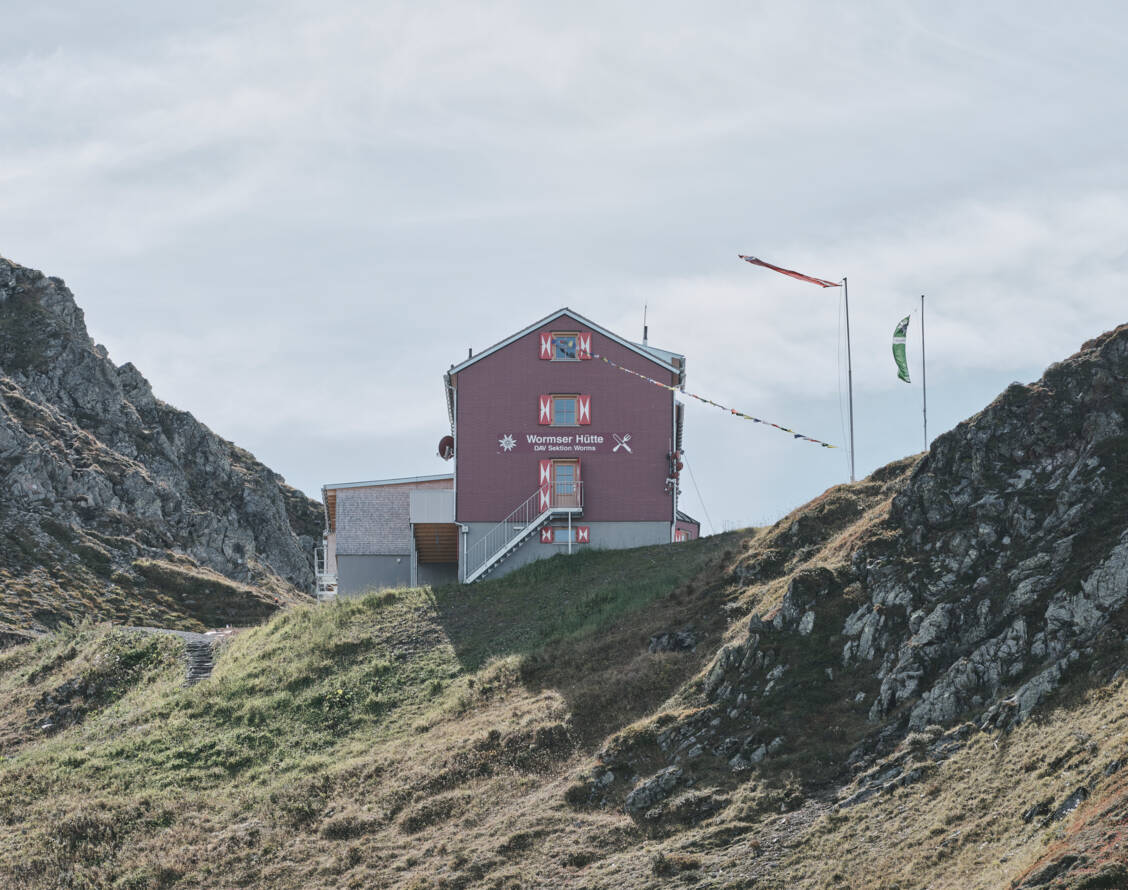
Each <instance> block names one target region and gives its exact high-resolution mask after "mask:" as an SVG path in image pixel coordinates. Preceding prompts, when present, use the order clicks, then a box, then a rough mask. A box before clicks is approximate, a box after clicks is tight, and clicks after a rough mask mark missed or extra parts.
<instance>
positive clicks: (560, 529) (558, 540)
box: [546, 525, 591, 544]
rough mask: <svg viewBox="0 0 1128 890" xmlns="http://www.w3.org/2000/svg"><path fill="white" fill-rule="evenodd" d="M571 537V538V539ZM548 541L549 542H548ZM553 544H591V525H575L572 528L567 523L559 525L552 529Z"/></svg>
mask: <svg viewBox="0 0 1128 890" xmlns="http://www.w3.org/2000/svg"><path fill="white" fill-rule="evenodd" d="M569 538H571V540H569ZM546 543H548V542H546ZM551 543H553V544H590V543H591V527H590V526H587V525H573V526H572V527H571V529H569V528H568V526H566V525H558V526H555V527H554V528H553V529H552V540H551Z"/></svg>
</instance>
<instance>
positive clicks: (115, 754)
mask: <svg viewBox="0 0 1128 890" xmlns="http://www.w3.org/2000/svg"><path fill="white" fill-rule="evenodd" d="M912 465H913V461H912V460H908V461H905V462H901V463H900V464H898V465H894V466H891V467H890V468H887V470H886V471H883V472H882V473H881V474H878V475H877V476H875V477H873V478H871V479H870V480H866V481H865V482H863V483H859V484H858V485H857V486H849V487H848V486H839V487H836V488H834V489H831V490H830V491H828V492H827V493H826V494H825V495H823V496H821V497H820V498H818V499H816V500H815V501H813V502H812V503H811V504H809V505H807V506H806V507H804V508H802V509H801V510H799V511H796V512H795V513H794V514H792V516H790V517H787V518H786V519H784V520H782V521H781V522H780V523H777V525H776V526H774V527H773V528H771V529H765V530H763V531H762V532H759V533H753V532H745V533H735V534H730V535H726V536H721V537H719V538H715V539H707V540H704V541H700V542H694V543H691V544H688V545H678V546H676V547H657V548H646V549H642V550H637V551H613V552H598V551H587V552H584V553H581V554H578V555H577V556H575V557H572V558H570V559H568V558H564V557H558V558H557V559H555V560H553V561H547V562H542V563H537V564H534V565H532V566H529V567H526V568H525V569H522V570H521V571H519V572H516V573H514V574H513V575H510V576H507V577H505V578H502V579H499V580H497V581H493V582H489V583H487V584H482V585H478V586H475V587H473V588H468V589H466V588H448V589H441V590H437V591H430V590H413V591H402V592H397V593H384V594H374V595H371V596H369V597H367V598H364V599H361V600H353V601H349V602H344V603H339V604H335V605H333V606H330V607H301V608H294V609H291V610H288V611H286V612H285V613H283V614H281V615H279V616H277V617H275V618H274V619H273V620H271V621H270V622H269V623H268V624H266V625H264V626H263V627H260V628H258V629H256V630H254V631H251V632H248V633H245V634H243V635H241V636H239V637H237V638H236V639H235V640H234V641H233V642H231V643H230V644H229V648H228V649H227V650H226V652H225V653H224V655H223V656H222V658H221V659H220V661H219V663H218V667H217V670H216V673H215V676H214V677H213V679H212V680H210V681H208V682H206V683H204V684H201V685H200V686H197V687H194V688H192V689H187V690H186V689H182V688H180V685H179V684H180V677H181V674H180V670H179V668H178V667H177V666H175V665H172V664H171V663H170V661H169V656H168V653H167V651H166V650H164V649H161V648H159V646H158V645H157V644H156V643H154V641H153V640H152V638H140V637H134V638H130V637H128V636H123V635H121V634H120V633H118V634H113V635H110V636H107V631H106V630H105V629H99V628H93V627H87V628H82V629H80V630H79V631H77V632H75V631H72V632H68V633H67V634H64V635H62V636H54V637H50V638H45V639H44V640H41V641H39V642H37V643H34V644H31V645H28V646H23V647H19V648H17V649H14V650H11V651H9V652H7V653H0V704H2V707H0V713H3V714H4V715H5V716H4V717H3V718H2V719H0V755H6V758H5V759H4V760H3V761H0V885H6V884H12V883H17V882H19V883H20V884H22V885H23V886H25V887H27V888H28V890H35V888H37V887H54V886H60V885H61V886H74V887H106V886H118V887H137V888H140V887H174V886H184V887H186V886H197V885H205V886H213V887H229V886H230V887H234V886H253V887H280V888H281V887H311V888H316V887H326V888H328V887H365V888H367V887H399V888H416V890H421V888H439V887H449V888H454V887H536V886H550V885H553V884H558V885H560V886H567V887H577V888H592V890H594V888H602V887H609V886H614V887H623V888H628V887H629V888H641V887H665V886H671V885H674V886H688V885H691V884H692V885H695V886H698V887H711V888H728V890H736V888H744V887H752V886H756V887H772V888H783V887H809V888H822V887H838V886H843V887H853V888H858V887H882V888H903V890H907V888H917V887H930V888H933V890H938V888H949V887H950V888H957V887H958V888H964V887H982V888H989V887H1002V886H1008V885H1009V884H1010V882H1011V881H1012V880H1015V879H1019V878H1022V877H1024V876H1025V877H1027V878H1033V879H1034V880H1041V877H1044V876H1045V875H1046V874H1048V873H1049V872H1047V871H1046V869H1047V868H1049V869H1050V872H1052V870H1053V865H1054V863H1055V862H1057V861H1059V860H1060V859H1061V857H1062V856H1066V855H1071V856H1072V855H1082V856H1085V857H1086V859H1085V866H1084V868H1083V869H1081V870H1080V871H1075V872H1074V873H1072V875H1071V877H1070V879H1069V880H1070V883H1068V884H1061V883H1060V882H1059V883H1055V879H1054V878H1052V877H1050V878H1046V880H1044V881H1042V882H1041V883H1040V884H1038V886H1044V887H1050V888H1057V887H1059V886H1069V887H1071V888H1073V890H1082V888H1089V890H1096V888H1099V887H1117V886H1121V885H1124V884H1126V883H1128V881H1126V880H1124V879H1123V872H1121V871H1117V870H1116V869H1118V868H1121V866H1122V864H1123V860H1124V859H1125V854H1124V852H1123V850H1124V847H1125V842H1126V841H1128V837H1126V833H1128V829H1126V826H1128V787H1126V785H1125V781H1126V776H1128V769H1124V770H1116V769H1112V767H1113V766H1114V765H1115V764H1116V763H1117V762H1118V761H1122V762H1128V745H1126V733H1125V729H1126V728H1128V720H1126V717H1128V686H1126V685H1125V682H1124V680H1123V679H1122V678H1117V679H1115V680H1114V681H1113V682H1111V683H1108V682H1105V681H1103V680H1102V681H1100V682H1092V681H1090V680H1089V679H1087V678H1086V677H1085V676H1084V675H1081V676H1079V677H1078V678H1077V679H1076V681H1075V682H1074V683H1073V684H1072V685H1071V686H1068V687H1067V688H1066V689H1065V690H1064V691H1063V693H1062V694H1061V695H1059V696H1058V698H1057V700H1056V702H1055V703H1054V704H1053V705H1052V706H1051V707H1048V708H1046V709H1044V710H1043V711H1042V712H1041V714H1040V715H1039V717H1038V719H1035V720H1032V721H1030V722H1028V723H1026V724H1024V725H1023V726H1021V727H1019V728H1018V729H1017V730H1015V731H1014V732H1012V733H1010V734H1007V735H996V734H987V733H977V734H974V735H972V737H971V738H970V739H969V740H968V743H967V745H966V747H965V748H964V749H963V750H962V751H960V752H959V753H957V754H956V755H955V756H954V757H952V758H951V759H950V760H948V761H946V762H944V763H942V764H940V765H935V766H931V767H928V769H929V771H930V772H929V775H928V776H927V778H926V780H925V781H923V782H918V783H917V784H915V785H911V786H908V787H906V788H901V789H898V790H897V791H895V792H893V793H892V794H890V795H883V796H880V797H878V798H875V799H873V800H870V801H868V802H866V803H864V804H861V805H859V806H857V807H854V808H852V809H850V810H846V811H843V812H841V813H837V814H836V813H833V812H832V811H831V810H830V808H829V806H828V804H827V801H826V798H825V797H821V796H820V795H819V794H817V793H813V791H817V783H818V782H819V781H825V780H826V779H827V778H828V776H829V774H830V772H831V770H829V768H828V767H827V764H828V763H829V762H830V761H831V760H833V759H834V758H836V757H839V755H840V754H841V752H839V751H836V750H831V748H830V747H828V742H827V738H828V737H829V738H831V740H832V741H833V733H829V735H828V731H829V730H832V729H833V726H823V725H822V724H824V723H828V722H830V723H834V724H842V725H843V727H844V728H845V730H846V731H847V734H849V733H850V732H853V729H852V728H851V727H850V726H848V725H846V721H847V720H848V719H853V718H850V716H849V713H850V712H849V708H845V707H840V706H839V703H836V702H827V703H825V707H824V708H821V709H822V710H824V711H825V714H820V713H816V712H817V711H819V710H820V708H815V710H814V711H812V710H811V708H810V707H807V706H806V705H804V704H803V703H801V702H797V703H792V704H787V703H784V704H785V707H783V709H782V711H781V713H780V714H779V715H774V716H773V718H772V719H780V720H785V719H791V720H792V721H793V722H794V721H795V720H801V721H802V725H796V726H791V727H789V728H788V733H787V734H788V736H789V738H790V739H792V740H798V744H795V746H794V747H790V746H789V750H790V751H791V752H792V753H791V754H789V756H787V757H780V758H776V759H775V762H774V763H772V764H770V765H769V763H767V762H766V763H765V767H767V768H765V769H761V770H752V771H751V772H749V773H746V774H743V776H744V777H746V778H743V779H742V780H741V781H740V783H739V784H737V785H734V784H733V778H732V776H731V775H729V776H725V777H718V779H717V782H716V783H715V785H714V786H713V787H704V785H702V786H699V787H697V788H694V789H690V791H689V792H688V793H687V794H686V795H685V800H686V801H687V802H688V804H692V803H693V801H694V800H701V799H704V798H709V799H711V800H712V801H713V802H714V803H715V804H716V805H717V806H719V807H720V809H719V810H718V812H717V813H716V814H715V815H714V816H712V817H711V818H708V819H705V820H704V821H700V822H699V823H697V824H693V825H689V826H680V827H673V826H670V825H667V826H664V827H662V828H661V829H660V830H655V829H654V827H653V826H651V827H649V828H648V829H647V830H646V831H643V830H641V829H640V828H639V827H638V826H636V825H635V823H633V822H632V821H631V820H630V819H629V818H627V817H626V816H625V815H624V814H622V813H621V812H619V811H618V810H616V809H614V808H609V809H598V808H593V807H588V806H582V805H581V806H573V805H570V804H569V803H568V800H569V798H570V797H573V795H572V793H571V792H572V791H573V790H574V789H575V788H576V787H577V783H578V782H579V781H580V780H582V779H583V777H585V776H587V775H590V774H591V767H592V765H593V763H594V756H595V754H596V752H598V751H599V750H600V749H601V748H603V747H604V746H605V745H608V746H614V745H615V744H617V743H618V740H621V739H623V738H624V737H628V738H629V737H630V736H631V735H632V734H637V733H638V732H639V731H640V728H645V727H647V726H652V725H654V724H655V722H660V721H661V720H662V719H663V717H662V715H663V714H666V713H670V712H674V711H677V710H678V709H684V708H692V707H693V706H694V703H695V701H696V700H697V699H696V697H695V696H696V692H695V690H696V688H697V682H696V678H698V677H700V675H701V671H702V670H703V668H705V667H706V666H707V665H708V663H709V662H710V660H711V658H712V656H713V654H714V653H715V652H716V650H717V649H718V647H719V646H720V645H721V643H722V642H723V641H724V640H725V639H726V637H728V636H730V635H731V634H736V633H738V631H739V628H740V627H742V626H743V624H744V622H743V617H744V616H745V615H747V614H748V612H749V611H755V612H757V613H761V614H763V613H764V612H770V609H771V608H772V607H773V604H774V603H776V602H777V601H778V598H779V597H780V596H781V595H782V592H783V590H784V589H785V587H786V583H787V578H788V577H790V576H791V575H792V574H793V573H795V572H797V571H801V570H803V569H808V568H811V567H814V566H829V567H832V568H833V567H834V566H835V565H837V564H839V563H840V562H841V560H842V559H844V558H846V557H847V556H848V554H849V553H850V552H851V551H852V550H853V548H854V547H855V546H856V545H857V543H858V542H859V540H862V539H865V538H872V537H873V536H880V535H882V534H884V531H883V525H882V522H881V519H882V517H883V516H884V513H885V510H886V508H887V504H888V499H889V497H890V495H891V492H892V491H893V490H894V489H895V488H896V487H897V485H898V484H899V482H898V480H899V479H900V478H901V476H902V475H903V474H904V473H905V472H907V471H908V470H910V469H911V467H912ZM690 625H692V626H693V627H694V632H695V634H696V636H697V638H698V640H699V645H698V647H697V650H696V651H695V652H693V653H650V652H649V651H648V650H647V646H646V643H647V640H648V638H649V636H650V635H651V634H654V633H658V632H662V631H667V630H675V629H683V628H685V627H687V626H690ZM1126 633H1128V620H1126V621H1125V622H1124V626H1122V627H1119V636H1117V638H1116V639H1115V640H1111V639H1110V642H1109V643H1108V647H1107V651H1103V652H1100V653H1097V656H1095V657H1094V660H1093V664H1092V665H1091V667H1093V668H1094V669H1097V668H1099V670H1100V671H1102V672H1104V673H1102V674H1101V676H1103V677H1106V678H1107V676H1108V675H1109V674H1110V673H1111V672H1112V670H1113V669H1114V666H1115V665H1116V664H1117V663H1118V660H1119V663H1123V659H1124V643H1123V639H1122V638H1124V635H1125V634H1126ZM162 644H163V643H162ZM828 651H829V650H828ZM835 651H837V650H835ZM107 652H112V653H114V658H116V659H117V660H116V661H115V660H113V659H110V660H109V661H107V659H106V658H105V653H107ZM810 655H811V664H812V665H814V667H813V668H812V669H813V670H814V669H818V670H820V671H821V669H822V668H821V667H819V665H821V663H822V662H821V661H820V660H819V658H820V657H822V656H820V654H819V653H810ZM831 655H833V653H831ZM123 656H124V667H122V668H121V669H120V670H118V669H116V668H115V669H113V670H110V669H107V668H106V667H105V665H107V664H114V665H118V664H122V663H123V662H122V657H123ZM1098 656H1099V657H1098ZM827 657H830V656H827ZM1097 662H1100V663H1099V664H1097ZM95 665H102V666H103V667H102V668H100V669H99V670H96V671H95V670H93V668H92V666H95ZM92 671H93V674H94V675H95V677H103V675H108V679H104V680H99V681H98V682H96V683H94V684H93V692H92V693H91V695H90V696H89V699H90V701H89V702H86V700H85V699H84V698H83V696H84V695H85V692H83V693H82V694H80V695H79V696H78V697H77V702H76V703H77V705H78V706H79V707H78V710H79V712H81V713H80V715H79V716H80V717H81V715H82V714H83V713H87V712H89V716H88V717H87V718H86V719H85V722H79V723H78V724H77V725H75V726H73V727H71V728H68V729H65V730H63V731H61V732H60V731H58V730H57V729H53V730H51V732H50V733H45V732H44V731H43V730H41V729H39V728H38V726H40V725H41V723H42V719H41V718H42V709H43V707H44V705H43V702H44V701H45V698H44V696H45V694H46V693H49V692H50V691H51V690H57V689H60V688H62V689H64V691H65V690H71V691H73V683H72V684H71V686H68V685H67V683H68V681H70V680H72V679H73V678H74V677H76V676H81V677H83V678H84V679H83V682H82V684H79V685H80V686H81V688H82V689H83V690H85V689H86V686H87V685H89V684H87V681H86V679H85V678H86V677H88V675H90V674H91V672H92ZM103 687H104V689H103ZM56 697H61V698H66V695H62V696H56ZM87 704H89V707H87ZM808 704H810V703H808ZM51 707H54V706H51ZM820 707H821V706H820ZM29 708H30V709H31V712H30V713H29V711H28V709H29ZM84 709H85V710H84ZM55 711H57V707H56V708H55ZM55 711H53V712H52V713H54V712H55ZM792 712H793V713H792ZM839 712H841V713H839ZM788 714H792V716H791V717H790V718H788V717H787V715H788ZM19 715H24V716H22V717H21V716H19ZM828 715H829V716H828ZM52 733H54V734H52ZM804 740H806V741H808V742H809V744H806V746H804V743H803V742H804ZM839 762H840V761H839ZM726 782H727V784H726ZM813 783H814V784H813ZM1080 785H1087V786H1089V787H1090V788H1092V789H1093V796H1092V797H1091V798H1089V800H1087V801H1086V802H1085V803H1083V804H1082V805H1081V806H1080V807H1079V808H1078V809H1077V810H1076V811H1074V812H1072V813H1070V814H1068V815H1067V816H1065V817H1064V818H1062V819H1060V820H1058V821H1055V822H1053V823H1050V824H1047V825H1045V826H1043V825H1042V824H1041V820H1042V818H1043V817H1038V818H1036V819H1032V820H1030V821H1024V820H1023V818H1022V814H1023V813H1024V812H1025V811H1027V810H1028V809H1030V808H1031V807H1033V806H1034V805H1036V804H1039V803H1042V802H1045V801H1049V802H1051V803H1052V805H1053V807H1056V806H1058V805H1059V804H1060V803H1061V802H1062V801H1063V800H1064V799H1065V798H1066V797H1067V796H1068V795H1069V794H1070V793H1071V792H1072V791H1073V790H1074V789H1075V788H1077V787H1078V786H1080ZM1053 807H1051V809H1052V808H1053ZM59 875H68V876H69V877H68V878H67V879H66V880H64V881H60V880H59ZM1078 875H1080V878H1079V877H1078ZM68 881H69V883H67V882H68ZM1079 881H1081V882H1080V883H1079ZM1086 882H1087V883H1086ZM1118 882H1119V883H1118Z"/></svg>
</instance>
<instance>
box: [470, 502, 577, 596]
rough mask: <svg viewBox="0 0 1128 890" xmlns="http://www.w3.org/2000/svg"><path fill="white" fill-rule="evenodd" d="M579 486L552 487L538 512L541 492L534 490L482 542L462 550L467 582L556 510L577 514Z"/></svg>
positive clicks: (479, 541)
mask: <svg viewBox="0 0 1128 890" xmlns="http://www.w3.org/2000/svg"><path fill="white" fill-rule="evenodd" d="M583 485H584V484H583V482H558V483H553V485H552V488H551V490H550V493H549V505H548V508H547V509H545V510H541V509H540V498H541V490H540V489H539V488H538V489H537V490H536V491H535V492H534V493H533V494H532V495H531V496H530V497H528V498H526V499H525V501H524V502H523V503H522V504H520V505H519V506H518V507H517V509H515V510H514V511H513V512H512V513H510V514H509V515H508V516H506V517H505V518H504V519H503V520H502V521H501V522H499V523H498V524H497V525H495V526H494V527H493V528H491V529H490V530H489V531H488V532H486V533H485V535H483V536H482V538H481V539H480V540H478V541H475V542H474V544H473V545H471V546H470V547H468V548H467V550H466V563H465V565H466V570H465V571H466V574H465V575H464V577H465V578H469V577H470V576H471V575H473V574H474V573H475V572H477V571H478V570H479V569H481V568H482V567H483V566H485V565H486V564H487V563H488V562H489V561H490V560H491V559H493V558H495V557H497V556H499V555H500V554H501V553H503V552H504V551H505V550H507V549H508V548H509V546H510V545H511V544H512V543H513V542H514V541H516V540H517V538H520V537H524V536H525V535H527V534H530V533H531V530H532V528H535V527H536V526H538V525H540V523H541V522H542V521H543V520H544V519H546V518H547V517H548V516H550V515H551V514H553V513H556V512H557V511H559V510H579V509H581V508H582V507H583V504H584V497H583V493H584V489H583Z"/></svg>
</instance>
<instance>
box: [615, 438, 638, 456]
mask: <svg viewBox="0 0 1128 890" xmlns="http://www.w3.org/2000/svg"><path fill="white" fill-rule="evenodd" d="M611 437H612V438H613V439H614V440H615V441H616V442H618V444H617V445H616V446H615V447H614V448H612V449H611V451H612V453H614V452H616V451H618V450H619V449H620V448H625V449H626V451H627V454H634V452H633V451H631V446H630V445H628V444H627V443H628V442H629V441H630V440H631V434H630V433H627V434H626V435H625V436H620V435H619V434H618V433H612V434H611Z"/></svg>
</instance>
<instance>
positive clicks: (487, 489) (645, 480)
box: [445, 309, 685, 581]
mask: <svg viewBox="0 0 1128 890" xmlns="http://www.w3.org/2000/svg"><path fill="white" fill-rule="evenodd" d="M616 365H617V366H620V367H621V368H628V369H630V370H633V371H636V372H638V373H639V374H643V375H645V376H646V377H649V378H652V379H654V380H657V381H660V382H661V383H663V384H666V385H668V386H671V387H674V388H681V387H683V386H684V383H685V357H684V356H682V355H679V354H677V353H673V352H668V351H665V350H659V349H655V348H653V347H650V346H648V345H645V344H636V343H631V342H630V341H628V340H626V339H624V338H622V337H620V336H618V335H616V334H614V333H612V332H611V331H609V330H607V329H605V328H603V327H601V326H599V325H597V324H595V323H594V322H592V321H590V320H588V319H586V318H584V317H583V316H581V315H580V314H578V313H576V312H573V311H572V310H570V309H561V310H559V311H557V312H554V313H553V314H552V315H550V316H548V317H547V318H544V319H542V320H541V321H539V322H536V323H535V324H533V325H531V326H530V327H528V328H525V329H524V330H522V331H519V332H517V333H516V334H514V335H513V336H511V337H508V338H507V339H505V340H503V341H501V342H500V343H498V344H496V345H494V346H492V347H490V348H489V349H486V350H484V351H482V352H480V353H478V354H477V355H474V356H472V357H470V358H468V359H467V360H466V361H464V362H462V363H461V364H459V365H455V366H452V367H451V369H450V370H449V371H448V372H447V374H446V375H445V383H446V392H447V408H448V412H449V416H450V419H451V433H452V435H453V438H454V490H455V517H454V519H455V522H456V523H457V525H458V527H459V530H460V547H459V571H458V574H459V578H460V579H461V580H465V581H473V580H477V578H479V577H483V576H484V575H487V574H491V573H500V572H503V571H509V570H511V569H512V568H514V567H516V566H518V565H522V564H524V563H526V562H529V561H531V560H534V559H540V558H543V557H545V556H551V555H553V554H555V553H559V552H574V551H575V550H576V548H579V547H588V546H590V547H605V548H619V547H637V546H642V545H647V544H659V543H668V542H672V541H674V540H675V539H679V540H680V539H684V535H683V534H678V532H679V531H680V530H684V528H685V524H684V523H682V524H680V525H679V517H678V505H677V495H678V471H679V462H678V452H679V451H680V448H681V440H682V435H683V430H682V423H683V420H682V418H683V415H682V411H681V406H680V405H679V404H678V403H677V400H676V393H675V392H674V391H672V390H670V389H666V388H665V387H663V386H656V385H655V384H654V383H652V382H649V381H647V380H644V379H641V378H640V377H638V376H635V375H633V374H628V373H624V371H622V370H620V369H619V368H617V367H615V366H616ZM683 515H684V514H683Z"/></svg>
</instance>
